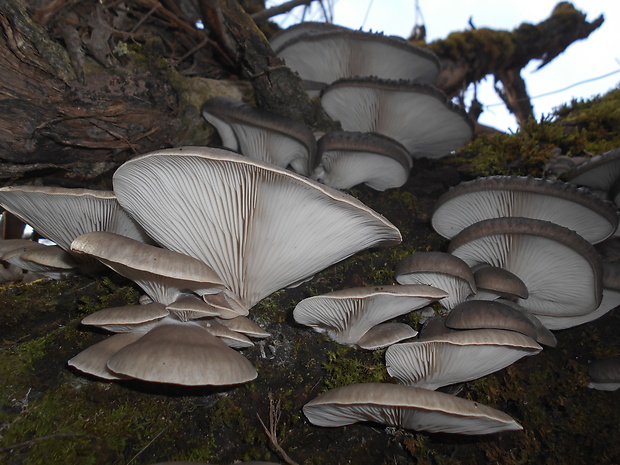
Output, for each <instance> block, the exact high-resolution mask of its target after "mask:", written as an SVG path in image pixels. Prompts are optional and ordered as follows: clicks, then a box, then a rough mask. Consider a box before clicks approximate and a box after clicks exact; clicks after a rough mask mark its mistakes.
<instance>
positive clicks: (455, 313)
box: [446, 300, 557, 347]
mask: <svg viewBox="0 0 620 465" xmlns="http://www.w3.org/2000/svg"><path fill="white" fill-rule="evenodd" d="M518 307H519V306H518V305H516V304H513V305H508V303H504V302H503V301H498V300H494V301H487V300H469V301H467V302H461V303H460V304H458V305H457V306H456V307H454V308H453V309H452V311H451V312H450V314H449V315H448V316H447V318H446V326H447V327H448V328H452V329H485V328H490V329H504V330H508V331H517V332H519V333H521V334H525V335H526V336H529V337H531V338H532V339H534V340H535V341H537V342H539V343H540V344H545V345H548V346H550V347H555V346H556V345H557V340H556V339H555V336H553V334H552V333H551V332H550V331H549V329H547V328H545V327H544V326H543V325H542V323H541V322H540V321H536V320H537V318H536V317H535V316H534V315H532V314H531V313H529V312H528V311H527V310H526V309H524V308H523V307H521V308H518Z"/></svg>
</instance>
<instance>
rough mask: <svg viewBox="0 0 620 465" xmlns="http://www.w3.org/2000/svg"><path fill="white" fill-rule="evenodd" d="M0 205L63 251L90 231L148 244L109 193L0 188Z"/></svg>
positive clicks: (48, 188) (53, 188)
mask: <svg viewBox="0 0 620 465" xmlns="http://www.w3.org/2000/svg"><path fill="white" fill-rule="evenodd" d="M0 204H1V205H2V206H3V207H4V208H6V209H7V210H9V211H10V212H11V213H13V214H14V215H15V216H17V217H18V218H20V219H21V220H22V221H24V222H25V223H27V224H29V225H30V226H32V228H33V229H34V230H35V231H37V232H38V233H39V234H41V235H42V236H43V237H45V238H47V239H49V240H51V241H53V242H55V243H56V244H58V245H59V246H60V247H62V248H63V249H65V250H66V251H70V249H71V242H72V241H73V239H75V238H76V237H78V236H80V235H82V234H85V233H89V232H92V231H109V232H113V233H116V234H120V235H123V236H127V237H130V238H132V239H136V240H139V241H141V242H149V241H150V239H149V238H148V236H147V235H146V234H145V232H144V230H143V229H142V228H141V227H140V226H139V225H138V224H137V223H136V222H135V221H134V220H133V219H132V218H131V217H130V216H129V215H128V214H127V213H126V212H125V211H124V210H123V209H122V208H121V207H120V205H119V203H118V202H117V200H116V196H115V195H114V193H113V192H111V191H96V190H90V189H68V188H62V187H44V186H38V187H37V186H10V187H3V188H0Z"/></svg>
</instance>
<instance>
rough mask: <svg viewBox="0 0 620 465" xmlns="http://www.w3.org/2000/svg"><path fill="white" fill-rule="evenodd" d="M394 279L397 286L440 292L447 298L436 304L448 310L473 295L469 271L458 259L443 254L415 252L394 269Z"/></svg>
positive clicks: (465, 264)
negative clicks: (429, 287)
mask: <svg viewBox="0 0 620 465" xmlns="http://www.w3.org/2000/svg"><path fill="white" fill-rule="evenodd" d="M394 277H395V279H396V281H398V282H399V283H400V284H426V285H428V286H434V287H437V288H439V289H443V290H444V291H446V292H447V294H448V295H447V297H446V298H445V299H442V300H441V301H440V302H439V303H440V304H441V306H442V307H444V308H446V309H448V310H451V309H452V308H453V307H454V306H455V305H456V304H458V303H460V302H463V301H464V300H465V299H466V298H467V296H468V295H470V294H472V293H474V292H476V283H475V281H474V274H473V272H472V270H471V268H470V267H469V266H468V265H467V263H465V262H464V261H463V260H461V259H460V258H458V257H456V256H454V255H452V254H449V253H445V252H416V253H414V254H411V255H409V256H408V257H405V258H404V259H402V260H401V261H400V262H398V264H397V265H396V269H395V270H394Z"/></svg>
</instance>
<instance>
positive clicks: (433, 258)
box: [294, 176, 620, 434]
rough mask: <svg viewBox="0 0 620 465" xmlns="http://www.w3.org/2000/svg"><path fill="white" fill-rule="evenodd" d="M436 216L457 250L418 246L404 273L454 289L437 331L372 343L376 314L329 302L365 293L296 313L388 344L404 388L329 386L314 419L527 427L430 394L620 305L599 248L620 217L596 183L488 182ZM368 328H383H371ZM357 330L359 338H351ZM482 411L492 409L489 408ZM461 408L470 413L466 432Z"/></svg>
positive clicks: (461, 428)
mask: <svg viewBox="0 0 620 465" xmlns="http://www.w3.org/2000/svg"><path fill="white" fill-rule="evenodd" d="M432 224H433V226H434V228H435V230H436V231H437V232H438V233H439V234H441V235H442V236H444V237H446V238H447V239H451V242H450V244H449V248H448V252H432V251H431V252H417V253H415V254H413V255H410V256H408V257H406V258H405V259H403V260H402V261H401V262H399V263H398V265H397V267H396V269H395V279H396V281H397V282H398V283H400V286H401V287H405V288H407V287H410V286H423V287H424V286H426V287H427V288H428V289H429V290H437V289H439V290H440V291H439V292H444V295H445V297H440V298H439V299H438V303H439V304H440V305H441V307H442V308H443V314H444V315H445V316H444V317H443V318H441V319H440V320H436V319H435V320H432V321H433V322H435V324H434V325H433V328H432V330H431V329H430V326H429V330H427V329H426V326H425V327H424V328H423V329H422V332H421V334H420V337H418V338H415V339H414V336H413V335H411V334H410V335H409V336H408V340H405V339H404V337H403V338H401V339H400V341H399V338H398V337H396V336H394V338H393V339H392V340H390V341H389V342H388V340H387V339H386V342H385V344H384V345H381V346H379V345H374V346H373V345H368V346H366V345H364V344H362V343H361V342H360V341H363V338H365V337H366V336H364V335H362V334H360V332H359V329H358V328H359V326H358V325H359V320H361V315H364V317H366V316H365V312H364V313H363V312H362V311H360V309H359V307H360V306H359V305H351V304H349V306H348V307H349V308H347V309H346V311H342V310H340V309H337V306H335V305H333V304H330V305H331V308H330V306H328V305H327V302H330V301H332V300H335V301H336V302H338V304H339V306H340V307H345V305H344V304H343V303H342V302H340V301H341V300H343V299H344V296H345V295H358V294H359V293H360V291H359V290H349V291H346V292H344V291H336V292H332V293H331V294H327V295H324V296H316V297H311V298H309V299H306V300H305V301H302V302H300V303H299V304H298V306H297V307H296V309H295V312H294V316H295V319H296V321H298V322H299V323H302V324H305V325H308V326H311V327H313V328H314V329H316V330H318V331H324V330H326V331H327V333H328V334H329V335H330V336H331V337H332V339H334V340H335V341H336V342H340V343H345V344H354V345H356V346H357V347H359V348H369V349H374V348H378V347H387V350H386V352H385V361H386V366H387V370H388V373H389V374H390V375H391V376H392V377H393V378H395V379H396V380H397V381H398V383H399V384H400V385H401V386H398V387H397V388H396V387H395V386H393V385H390V384H385V385H382V384H370V385H352V386H344V387H340V388H337V389H334V390H332V391H327V392H326V393H324V394H321V395H320V396H319V397H318V398H316V399H315V400H313V401H311V402H310V403H308V404H307V405H306V406H305V407H304V412H305V413H306V416H307V417H308V418H309V420H310V421H311V422H313V423H315V424H317V425H321V426H338V425H344V424H350V423H353V422H355V421H374V422H378V423H382V424H387V425H392V426H402V427H405V428H407V427H410V428H414V429H422V430H427V431H435V432H437V431H441V432H459V433H462V434H486V433H491V432H495V431H502V430H510V429H518V428H519V425H518V424H517V423H516V422H515V421H514V420H512V419H510V420H506V418H505V417H504V416H503V415H505V414H501V413H500V412H495V411H493V412H488V413H485V415H484V417H485V426H484V427H482V426H479V425H478V424H477V423H476V422H475V421H473V420H471V419H467V420H466V418H468V414H467V413H466V412H467V411H468V409H470V408H472V407H471V405H467V404H466V402H464V403H462V402H461V400H463V399H459V400H458V404H459V408H460V409H461V410H459V412H460V413H458V414H457V413H456V412H455V411H450V408H449V407H447V405H454V406H455V405H456V403H457V401H454V402H455V404H452V403H451V401H448V400H442V401H441V405H442V407H441V415H440V414H438V413H436V412H435V410H438V409H439V407H437V406H438V405H439V402H440V401H439V400H438V399H437V400H436V402H437V404H435V406H434V407H429V406H427V405H426V404H424V402H426V401H427V400H428V399H433V400H432V402H435V398H434V397H432V395H431V394H429V392H431V391H434V390H436V389H438V388H441V387H443V386H448V385H452V384H457V383H462V382H466V381H470V380H473V379H476V378H479V377H482V376H485V375H487V374H489V373H492V372H495V371H498V370H501V369H503V368H505V367H507V366H508V365H510V364H512V363H514V362H516V361H517V360H519V359H520V358H522V357H524V356H528V355H534V354H537V353H539V352H540V351H541V350H542V347H541V345H540V344H544V345H547V346H551V347H555V345H556V344H557V341H556V339H555V337H554V335H553V334H552V333H551V331H550V329H561V328H566V327H570V326H574V325H577V324H581V323H585V322H587V321H591V320H592V319H594V318H597V317H599V316H601V315H602V314H604V313H605V312H607V311H609V310H610V309H611V308H613V307H615V306H617V305H618V304H619V303H620V300H619V299H617V297H616V296H615V292H616V291H614V289H616V284H615V283H613V281H614V278H615V276H617V273H615V270H616V268H615V267H613V266H611V265H610V264H606V265H605V266H603V263H602V260H601V257H600V256H599V255H598V253H597V252H596V250H595V249H594V246H593V244H592V243H596V242H600V241H603V240H605V239H606V238H608V237H610V236H611V235H612V234H613V233H614V232H615V230H616V228H617V225H618V215H617V212H616V211H615V208H613V206H612V205H611V204H610V203H609V202H605V201H603V200H601V199H600V198H598V197H597V196H595V195H592V194H590V193H589V192H588V191H586V190H584V189H578V188H575V187H574V186H571V185H569V184H567V183H563V182H561V181H555V182H551V181H547V180H544V179H536V178H531V177H516V176H494V177H489V178H479V179H477V180H475V181H471V182H465V183H462V184H460V185H459V186H457V187H454V188H452V189H451V190H450V191H449V192H448V193H446V194H445V195H443V196H442V197H441V198H440V199H439V200H438V202H437V204H436V206H435V210H434V213H433V216H432ZM395 287H399V286H398V285H397V286H395ZM384 288H385V286H384ZM384 288H376V289H374V290H372V289H368V290H366V291H365V293H366V294H372V293H373V292H376V291H378V290H383V289H384ZM396 292H397V291H393V293H396ZM423 305H424V304H422V305H420V306H418V307H415V308H420V307H422V306H423ZM382 306H383V312H381V313H380V314H381V317H375V318H376V319H375V320H374V321H373V324H378V323H380V322H383V321H386V320H388V319H390V318H394V317H395V316H396V315H398V314H399V313H398V312H394V313H390V310H388V309H389V308H392V307H395V306H392V305H390V306H388V305H387V303H383V305H382ZM412 308H413V307H412ZM368 313H369V314H371V315H372V314H376V313H379V312H376V311H375V312H368ZM365 321H367V320H365ZM429 321H431V320H429ZM437 321H439V323H438V324H437ZM367 324H368V323H367ZM389 324H393V325H395V324H398V323H389ZM384 325H386V324H385V323H384V324H381V325H378V326H376V328H381V327H382V326H384ZM349 328H350V329H349ZM373 329H374V328H373ZM362 331H366V334H370V335H372V333H373V331H372V329H369V328H368V327H367V326H364V327H362ZM349 334H355V337H351V338H348V337H347V336H348V335H349ZM401 341H402V342H401ZM603 366H605V365H604V364H603ZM595 367H596V365H595V366H593V368H592V370H593V372H595V373H596V371H594V370H595ZM610 371H613V370H610ZM612 376H615V375H609V377H607V378H605V377H603V376H600V377H598V378H596V379H601V380H607V379H611V377H612ZM600 383H601V384H597V382H593V384H592V386H593V387H596V386H604V387H603V389H609V388H608V387H607V386H614V384H613V382H611V381H610V382H609V383H607V382H606V381H600ZM392 391H393V392H394V393H393V394H392ZM396 393H397V394H396ZM436 394H440V396H441V397H445V396H448V395H447V394H442V393H436ZM448 397H449V396H448ZM405 399H408V400H405ZM423 399H424V400H423ZM461 404H462V405H461ZM479 407H481V406H479ZM420 409H421V411H422V412H424V413H423V415H424V416H427V415H428V416H429V417H430V412H431V411H432V412H433V414H434V415H435V416H434V417H433V422H432V424H431V423H430V420H428V421H429V423H424V422H422V421H421V420H420V422H419V423H418V422H416V420H413V419H410V418H415V417H416V415H422V414H420V413H419V411H420ZM479 413H480V415H481V416H482V410H480V411H479ZM454 415H456V416H457V417H458V418H459V420H458V428H457V427H455V423H456V420H455V419H454ZM438 418H441V420H438ZM499 418H502V420H500V419H499ZM470 422H471V423H470ZM455 428H456V429H455Z"/></svg>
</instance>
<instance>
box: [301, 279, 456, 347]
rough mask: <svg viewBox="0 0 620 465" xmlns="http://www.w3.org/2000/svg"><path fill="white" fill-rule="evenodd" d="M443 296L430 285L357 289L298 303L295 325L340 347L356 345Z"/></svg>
mask: <svg viewBox="0 0 620 465" xmlns="http://www.w3.org/2000/svg"><path fill="white" fill-rule="evenodd" d="M445 296H446V293H445V292H444V291H442V290H440V289H436V288H434V287H431V286H424V285H418V284H411V285H407V286H400V285H394V286H373V287H356V288H351V289H343V290H340V291H334V292H330V293H328V294H324V295H317V296H313V297H308V298H306V299H304V300H302V301H301V302H299V303H298V304H297V306H296V307H295V310H294V311H293V316H294V318H295V321H297V323H300V324H302V325H306V326H310V327H312V328H314V330H315V331H319V332H323V331H327V334H329V336H330V337H331V338H332V339H333V340H334V341H336V342H338V343H340V344H357V342H358V341H359V339H360V338H361V337H362V336H364V334H366V332H367V331H368V330H369V329H370V328H372V327H373V326H375V325H378V324H379V323H383V322H384V321H387V320H390V319H392V318H396V317H397V316H400V315H404V314H405V313H409V312H411V311H413V310H415V309H418V308H422V307H424V306H425V305H428V304H429V303H430V302H433V301H435V300H438V299H442V298H444V297H445Z"/></svg>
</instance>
